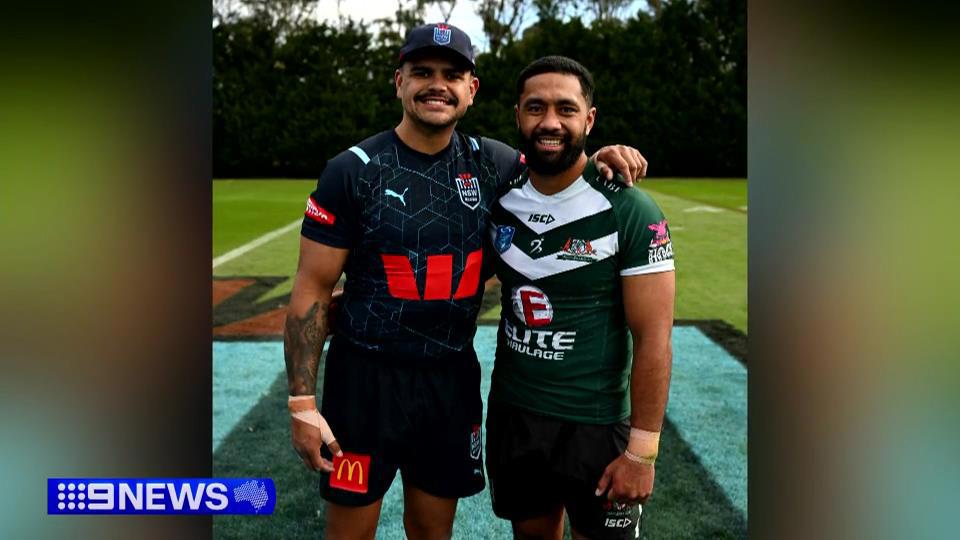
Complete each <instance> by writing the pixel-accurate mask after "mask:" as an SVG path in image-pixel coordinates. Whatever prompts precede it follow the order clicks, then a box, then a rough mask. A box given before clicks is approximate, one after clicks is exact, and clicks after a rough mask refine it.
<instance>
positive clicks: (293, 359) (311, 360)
mask: <svg viewBox="0 0 960 540" xmlns="http://www.w3.org/2000/svg"><path fill="white" fill-rule="evenodd" d="M328 309H329V304H327V303H320V302H314V303H313V305H312V306H310V309H308V310H307V313H306V315H304V316H303V317H302V318H300V317H297V316H296V314H294V313H293V312H292V311H290V312H288V313H287V321H286V326H285V328H284V332H283V357H284V360H285V361H286V364H287V384H288V385H289V390H290V395H292V396H296V395H309V394H315V393H316V388H317V371H318V369H319V367H320V354H321V353H322V352H323V342H324V340H326V338H327V311H328Z"/></svg>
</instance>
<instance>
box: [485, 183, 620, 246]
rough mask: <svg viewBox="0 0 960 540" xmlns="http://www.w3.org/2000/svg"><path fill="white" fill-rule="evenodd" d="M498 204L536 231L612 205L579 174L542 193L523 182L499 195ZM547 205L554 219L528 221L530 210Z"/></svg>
mask: <svg viewBox="0 0 960 540" xmlns="http://www.w3.org/2000/svg"><path fill="white" fill-rule="evenodd" d="M500 206H502V207H503V208H504V209H505V210H506V211H507V212H510V213H511V214H513V215H515V216H517V219H519V220H520V222H521V223H523V224H524V225H526V226H527V227H529V228H530V230H532V231H534V232H535V233H537V234H543V233H545V232H547V231H551V230H553V229H556V228H557V227H562V226H564V225H567V224H569V223H573V222H574V221H577V220H578V219H583V218H585V217H590V216H592V215H594V214H599V213H600V212H603V211H605V210H609V209H610V208H612V205H611V204H610V201H609V200H607V198H606V197H604V196H603V194H601V193H600V192H599V191H597V190H595V189H594V188H593V187H592V186H590V184H588V183H587V181H586V180H584V179H583V177H582V176H581V177H580V178H578V179H577V180H576V181H575V182H574V183H572V184H570V185H569V186H568V187H567V188H566V189H564V190H563V191H561V192H559V193H555V194H553V195H544V194H543V193H540V192H539V191H537V190H536V189H535V188H534V187H533V183H532V182H529V181H528V182H526V183H525V184H524V185H523V187H522V188H520V189H511V190H510V191H509V192H507V194H506V195H504V196H503V197H501V198H500ZM548 208H549V212H550V215H552V216H553V217H554V220H553V221H551V222H550V223H541V222H533V223H531V222H529V221H527V220H528V219H530V216H531V215H532V214H540V213H542V212H545V211H547V209H548Z"/></svg>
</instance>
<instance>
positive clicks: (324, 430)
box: [287, 396, 337, 444]
mask: <svg viewBox="0 0 960 540" xmlns="http://www.w3.org/2000/svg"><path fill="white" fill-rule="evenodd" d="M307 401H309V402H312V405H313V406H312V408H311V407H310V405H311V404H310V403H304V402H307ZM287 407H289V408H290V416H291V417H293V418H296V419H297V420H300V421H301V422H305V423H307V424H310V425H311V426H313V427H315V428H319V429H320V440H322V441H323V444H330V443H332V442H333V441H335V440H337V438H336V437H334V436H333V431H332V430H331V429H330V425H329V424H327V421H326V419H324V417H323V416H322V415H321V414H320V411H318V410H317V400H316V397H315V396H290V397H288V398H287Z"/></svg>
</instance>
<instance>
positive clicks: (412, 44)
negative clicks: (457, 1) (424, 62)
mask: <svg viewBox="0 0 960 540" xmlns="http://www.w3.org/2000/svg"><path fill="white" fill-rule="evenodd" d="M438 50H441V51H447V52H452V53H454V54H455V56H457V57H460V58H461V59H462V60H463V61H464V63H465V65H468V66H469V67H470V70H471V71H473V70H475V69H476V68H477V65H476V63H475V62H474V61H473V58H474V54H473V44H472V43H471V42H470V36H468V35H467V34H466V32H464V31H463V30H461V29H459V28H457V27H456V26H453V25H452V24H446V23H437V24H422V25H420V26H418V27H416V28H414V29H412V30H410V32H409V33H408V34H407V37H406V40H405V41H404V43H403V46H402V47H400V62H401V63H403V62H406V61H407V60H408V59H410V58H411V57H412V55H414V53H417V54H424V53H429V52H431V51H433V52H436V51H438Z"/></svg>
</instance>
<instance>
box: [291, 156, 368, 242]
mask: <svg viewBox="0 0 960 540" xmlns="http://www.w3.org/2000/svg"><path fill="white" fill-rule="evenodd" d="M362 167H363V163H362V161H360V159H359V158H358V157H357V156H356V155H354V154H353V153H351V152H344V153H342V154H340V155H338V156H336V157H335V158H333V159H331V160H330V161H328V162H327V166H326V167H325V168H324V170H323V173H322V174H321V175H320V180H319V181H318V182H317V188H316V189H315V190H314V191H313V193H311V194H310V196H309V197H307V207H306V210H305V211H304V213H303V216H304V217H303V225H302V227H301V228H300V234H302V235H303V236H305V237H307V238H309V239H311V240H313V241H315V242H319V243H321V244H326V245H328V246H333V247H338V248H349V247H352V246H353V245H354V244H356V242H357V239H358V238H359V236H360V234H359V228H360V221H359V215H360V208H359V206H358V205H357V203H356V201H357V196H356V185H357V177H358V176H359V174H360V171H361V170H362Z"/></svg>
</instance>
